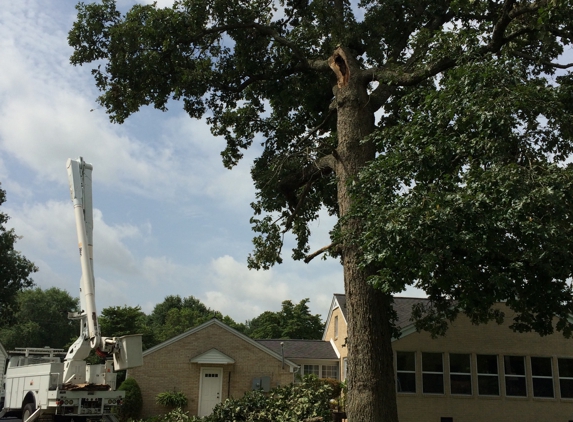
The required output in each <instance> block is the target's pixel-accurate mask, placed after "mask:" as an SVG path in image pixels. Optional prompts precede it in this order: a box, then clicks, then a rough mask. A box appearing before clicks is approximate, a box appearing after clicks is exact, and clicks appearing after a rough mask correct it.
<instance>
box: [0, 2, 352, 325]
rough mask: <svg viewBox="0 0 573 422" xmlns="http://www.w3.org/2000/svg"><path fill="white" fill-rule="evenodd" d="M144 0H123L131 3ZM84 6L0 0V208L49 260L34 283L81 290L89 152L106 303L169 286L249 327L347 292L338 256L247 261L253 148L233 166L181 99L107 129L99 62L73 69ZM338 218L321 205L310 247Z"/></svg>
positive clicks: (30, 248) (139, 298) (25, 241)
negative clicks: (80, 170)
mask: <svg viewBox="0 0 573 422" xmlns="http://www.w3.org/2000/svg"><path fill="white" fill-rule="evenodd" d="M134 3H135V2H134V1H128V0H123V1H119V4H120V6H122V7H123V8H126V7H129V6H130V5H131V4H134ZM169 3H170V2H169V1H159V2H158V4H159V5H160V6H161V5H167V4H169ZM75 4H76V1H75V0H20V1H13V2H5V3H4V4H3V5H2V8H0V57H1V61H2V65H1V66H0V182H1V183H2V188H3V189H4V190H5V191H6V192H7V202H6V203H5V204H4V205H3V206H2V209H1V210H2V211H3V212H6V213H8V214H9V215H10V216H11V220H10V222H9V226H10V227H14V228H15V230H16V232H17V234H19V235H21V236H23V237H22V239H21V240H20V241H19V242H18V243H17V249H18V250H20V251H22V253H23V254H24V255H25V256H26V257H28V258H29V259H31V260H32V261H34V262H35V263H36V264H37V266H38V267H39V269H40V270H39V272H38V273H36V274H35V275H34V280H35V282H36V284H37V285H38V286H39V287H42V288H48V287H52V286H56V287H59V288H62V289H65V290H67V291H68V292H70V293H71V294H72V295H77V292H78V290H79V278H80V276H81V273H80V263H79V257H78V253H77V240H76V234H75V224H74V219H73V218H74V217H73V208H72V204H71V201H70V198H69V193H68V186H67V175H66V168H65V163H66V160H67V159H68V158H76V157H78V156H82V157H84V159H85V160H86V161H87V162H90V163H92V164H93V166H94V173H93V181H94V182H93V183H94V186H93V188H94V208H95V228H94V239H95V240H94V260H95V274H96V284H97V287H96V289H97V295H96V300H97V304H98V308H99V309H102V308H104V307H107V306H116V305H124V304H126V305H130V306H135V305H140V306H141V307H142V309H143V310H144V311H145V312H150V311H151V310H152V309H153V306H154V305H155V304H156V303H159V302H161V301H162V300H163V298H164V297H165V296H167V295H176V294H178V295H181V296H189V295H193V296H195V297H197V298H198V299H200V300H201V301H203V302H204V303H205V304H206V305H208V306H209V307H211V308H213V309H217V310H219V311H221V312H223V313H224V314H228V315H229V316H231V317H232V318H234V319H235V320H237V321H239V322H242V321H244V320H246V319H250V318H253V317H255V316H257V315H258V314H260V313H261V312H263V311H265V310H278V309H280V303H281V302H282V301H283V300H286V299H291V300H293V301H296V302H298V301H300V300H301V299H304V298H307V297H308V298H310V307H311V310H312V312H313V313H320V314H322V316H323V317H325V316H326V313H327V311H328V307H329V305H330V302H331V298H332V294H333V293H339V292H343V279H342V267H341V266H340V264H339V262H338V261H337V260H333V259H329V260H327V261H324V260H321V259H315V260H314V261H313V262H311V263H310V264H308V265H307V264H304V263H301V262H295V261H293V260H292V259H290V256H289V253H288V249H287V248H284V249H283V250H284V251H286V252H287V253H286V254H285V262H284V264H282V265H280V266H277V267H275V268H273V269H271V270H270V271H249V270H248V269H247V266H246V258H247V255H248V254H249V252H250V251H251V248H252V246H251V239H252V237H253V233H252V232H251V229H250V224H249V218H250V216H251V208H250V206H249V204H250V203H251V202H252V201H254V199H255V193H254V188H253V186H252V183H251V180H250V177H249V169H250V165H251V163H252V159H253V157H254V156H255V155H254V154H256V151H249V152H247V154H246V155H245V159H244V160H243V161H242V162H241V163H240V164H239V166H238V167H237V168H235V169H233V170H231V171H229V170H226V169H225V168H224V167H223V165H222V163H221V159H220V154H219V153H220V151H221V150H222V149H223V147H224V142H223V140H222V139H217V138H214V137H213V136H212V135H211V133H210V132H209V128H208V126H207V125H206V123H205V122H204V121H198V120H192V119H190V118H189V117H188V116H187V115H186V114H184V113H183V112H182V111H181V108H180V107H179V105H178V104H176V103H174V104H171V106H170V111H169V112H167V113H162V112H160V111H157V110H154V109H145V110H142V111H141V112H139V113H138V114H136V115H134V116H133V117H131V118H130V119H128V121H127V122H126V123H125V124H123V125H115V124H111V123H110V122H109V120H108V118H107V116H106V114H105V111H104V110H103V109H101V108H100V107H99V106H98V105H97V104H96V102H95V98H96V97H97V95H98V92H97V91H96V89H95V87H94V83H93V79H92V77H91V74H90V69H91V67H89V66H85V67H73V66H71V65H70V64H69V56H70V54H71V48H70V47H69V46H68V45H67V39H66V38H67V32H68V30H69V28H70V27H71V25H72V23H73V21H74V18H75V8H74V6H75ZM333 224H334V220H333V219H332V218H331V217H329V216H328V215H327V214H326V213H324V215H323V216H322V217H321V218H320V220H319V221H318V222H317V224H316V225H315V226H314V228H313V239H312V242H311V248H312V249H313V250H315V249H318V248H320V247H322V246H324V245H327V244H329V243H330V241H329V238H328V231H329V230H330V229H331V228H332V226H333ZM289 241H292V240H288V239H287V244H288V242H289ZM287 246H288V245H287Z"/></svg>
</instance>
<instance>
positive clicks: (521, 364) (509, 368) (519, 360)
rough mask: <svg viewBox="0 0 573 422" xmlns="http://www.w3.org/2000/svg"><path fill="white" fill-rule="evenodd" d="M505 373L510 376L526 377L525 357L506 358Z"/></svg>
mask: <svg viewBox="0 0 573 422" xmlns="http://www.w3.org/2000/svg"><path fill="white" fill-rule="evenodd" d="M503 362H504V364H505V373H506V374H508V375H525V359H524V358H523V356H504V357H503Z"/></svg>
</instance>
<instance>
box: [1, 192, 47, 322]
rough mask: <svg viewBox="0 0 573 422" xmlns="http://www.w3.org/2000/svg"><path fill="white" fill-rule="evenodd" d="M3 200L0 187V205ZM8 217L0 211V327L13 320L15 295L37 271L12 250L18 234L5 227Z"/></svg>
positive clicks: (31, 282) (4, 196)
mask: <svg viewBox="0 0 573 422" xmlns="http://www.w3.org/2000/svg"><path fill="white" fill-rule="evenodd" d="M5 201H6V192H5V191H4V190H2V189H0V205H2V204H3V203H4V202H5ZM9 218H10V217H8V215H7V214H4V213H2V212H0V327H1V326H3V325H7V324H8V323H9V322H14V321H15V319H14V318H13V317H14V313H15V312H16V311H17V303H16V301H17V295H18V293H19V292H21V291H22V290H24V289H27V288H29V287H32V286H33V285H34V282H33V281H32V279H31V278H30V274H31V273H34V272H36V271H38V268H37V267H36V266H35V265H34V264H33V263H32V262H30V261H28V260H27V259H26V258H25V257H24V256H22V255H21V254H20V252H18V251H16V250H14V246H15V244H16V241H17V240H18V235H16V233H15V232H14V229H7V228H6V227H5V225H6V222H7V221H8V219H9Z"/></svg>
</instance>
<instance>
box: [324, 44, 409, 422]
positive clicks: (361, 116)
mask: <svg viewBox="0 0 573 422" xmlns="http://www.w3.org/2000/svg"><path fill="white" fill-rule="evenodd" d="M329 62H330V66H331V68H332V70H333V71H334V73H335V74H336V76H337V79H338V86H337V88H335V93H336V103H337V110H338V121H337V131H338V147H337V149H336V159H337V162H336V167H335V172H336V177H337V185H338V204H339V211H340V218H343V217H344V216H345V215H346V214H347V213H348V210H349V209H350V206H351V203H352V198H351V197H350V194H349V187H350V185H351V184H352V182H353V180H354V179H355V178H356V177H357V175H358V173H359V171H360V170H361V169H362V168H363V167H364V166H365V165H366V164H367V163H368V162H369V161H371V160H373V159H374V157H375V149H374V147H373V146H372V145H371V144H368V143H361V141H362V140H363V139H364V137H365V136H367V135H369V134H370V133H372V131H373V130H374V112H373V110H372V109H371V108H370V107H369V96H368V92H367V82H365V81H364V78H362V77H361V74H360V73H361V70H360V67H359V64H358V63H357V62H356V61H355V60H354V58H353V57H352V55H351V54H347V53H346V50H345V49H343V48H338V49H337V50H336V51H335V53H334V54H333V56H332V57H331V58H330V60H329ZM360 229H361V223H360V221H355V220H350V221H346V222H344V223H343V226H342V230H343V232H344V234H345V235H344V238H345V239H347V238H348V237H347V236H346V234H352V233H357V232H358V231H359V230H360ZM350 237H352V236H350ZM360 253H361V251H360V250H359V248H358V247H357V246H356V245H352V244H348V242H345V244H344V245H342V262H343V265H344V288H345V293H346V305H347V312H348V313H347V315H348V341H347V347H348V375H347V382H348V401H347V408H346V409H347V414H348V420H349V421H350V422H365V421H372V422H398V412H397V407H396V390H395V382H394V365H393V353H392V345H391V341H392V331H391V328H390V323H389V321H390V315H391V306H392V298H391V296H390V295H387V294H384V293H382V292H381V291H379V290H376V289H374V288H373V287H372V286H370V285H369V284H368V283H367V277H368V275H369V274H368V272H367V271H365V270H361V269H359V267H358V263H359V258H360Z"/></svg>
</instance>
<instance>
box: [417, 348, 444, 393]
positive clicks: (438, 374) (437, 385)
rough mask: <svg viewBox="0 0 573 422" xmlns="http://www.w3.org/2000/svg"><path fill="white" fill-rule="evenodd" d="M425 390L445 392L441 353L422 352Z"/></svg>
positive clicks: (428, 391) (425, 391) (427, 391)
mask: <svg viewBox="0 0 573 422" xmlns="http://www.w3.org/2000/svg"><path fill="white" fill-rule="evenodd" d="M422 385H423V389H422V390H423V392H424V393H430V394H444V364H443V361H442V354H441V353H422Z"/></svg>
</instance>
